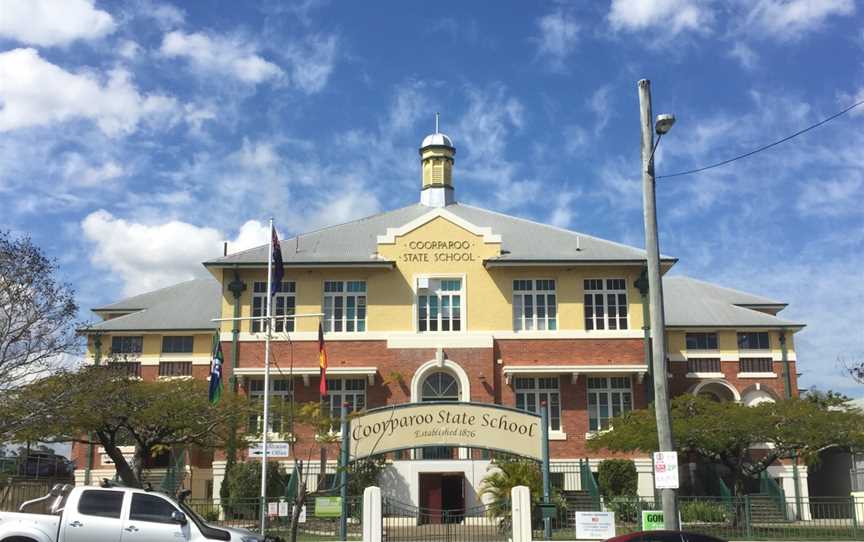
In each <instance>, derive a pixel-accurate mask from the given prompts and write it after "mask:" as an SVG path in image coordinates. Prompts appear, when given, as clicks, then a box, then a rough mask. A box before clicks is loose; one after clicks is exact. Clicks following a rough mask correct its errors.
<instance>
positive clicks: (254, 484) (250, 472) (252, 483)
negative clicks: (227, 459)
mask: <svg viewBox="0 0 864 542" xmlns="http://www.w3.org/2000/svg"><path fill="white" fill-rule="evenodd" d="M286 482H287V476H286V475H285V473H283V472H282V470H281V469H280V468H279V463H276V462H275V461H274V462H268V463H267V497H268V498H276V497H281V496H282V495H283V494H284V492H285V484H286ZM225 483H226V484H228V498H227V499H226V501H227V502H226V503H225V504H226V505H228V506H229V507H231V508H238V509H240V508H250V509H254V506H250V504H251V502H252V501H257V499H258V498H259V497H260V495H261V462H260V461H245V462H241V463H235V464H234V466H233V467H232V468H231V470H230V471H229V472H228V476H227V477H226V478H225Z"/></svg>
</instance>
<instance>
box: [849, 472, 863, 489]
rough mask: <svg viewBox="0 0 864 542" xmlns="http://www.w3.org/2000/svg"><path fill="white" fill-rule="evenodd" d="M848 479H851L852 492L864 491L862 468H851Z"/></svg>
mask: <svg viewBox="0 0 864 542" xmlns="http://www.w3.org/2000/svg"><path fill="white" fill-rule="evenodd" d="M849 477H850V478H851V479H852V491H864V468H860V469H858V468H853V469H852V470H851V471H850V472H849Z"/></svg>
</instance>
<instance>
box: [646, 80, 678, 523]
mask: <svg viewBox="0 0 864 542" xmlns="http://www.w3.org/2000/svg"><path fill="white" fill-rule="evenodd" d="M638 87H639V114H640V121H641V122H640V124H641V127H642V212H643V216H644V219H645V252H646V253H647V259H648V298H649V303H650V305H651V345H652V350H653V352H652V364H651V366H652V370H653V377H654V411H655V412H656V416H657V438H658V440H659V444H660V451H661V452H674V451H675V446H674V444H673V442H672V420H671V419H670V415H669V393H668V391H667V380H666V374H667V369H666V333H665V332H666V322H665V317H664V314H663V284H662V281H661V276H660V247H659V242H658V239H657V198H656V196H655V194H654V184H655V181H654V150H655V148H654V123H653V118H652V113H651V82H650V81H649V80H647V79H641V80H640V81H639V84H638ZM658 141H659V140H658ZM676 493H677V490H675V489H661V490H660V496H661V499H662V501H663V523H664V526H665V528H666V529H668V530H673V531H677V530H679V528H680V526H679V524H678V502H677V499H676V497H677V495H676Z"/></svg>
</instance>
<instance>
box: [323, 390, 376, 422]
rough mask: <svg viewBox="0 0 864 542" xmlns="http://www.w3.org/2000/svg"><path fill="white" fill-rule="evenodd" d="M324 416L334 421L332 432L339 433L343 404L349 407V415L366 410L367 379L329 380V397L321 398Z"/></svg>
mask: <svg viewBox="0 0 864 542" xmlns="http://www.w3.org/2000/svg"><path fill="white" fill-rule="evenodd" d="M321 401H322V403H321V406H322V411H323V412H322V414H324V415H325V416H329V417H330V418H331V419H332V420H333V427H332V428H331V430H332V431H338V430H339V425H340V423H341V422H342V403H345V404H346V405H347V407H348V413H349V414H350V413H351V412H358V411H360V410H363V409H365V408H366V379H365V378H328V379H327V397H322V398H321Z"/></svg>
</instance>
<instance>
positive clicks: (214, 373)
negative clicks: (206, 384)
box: [210, 333, 224, 404]
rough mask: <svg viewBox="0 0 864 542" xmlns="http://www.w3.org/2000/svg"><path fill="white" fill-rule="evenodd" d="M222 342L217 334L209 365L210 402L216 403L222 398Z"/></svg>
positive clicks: (214, 338)
mask: <svg viewBox="0 0 864 542" xmlns="http://www.w3.org/2000/svg"><path fill="white" fill-rule="evenodd" d="M223 359H224V357H223V356H222V342H221V341H220V340H219V334H218V333H217V334H216V335H215V336H214V337H213V361H212V362H211V363H210V402H211V403H214V404H215V403H218V402H219V398H220V397H222V361H223Z"/></svg>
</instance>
